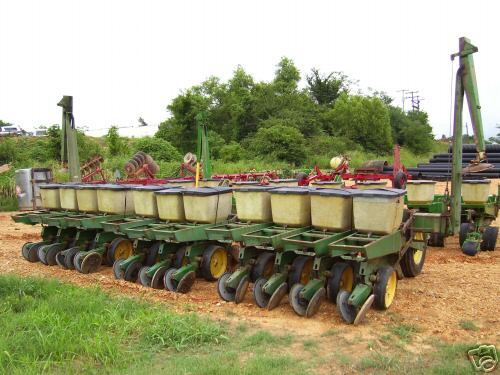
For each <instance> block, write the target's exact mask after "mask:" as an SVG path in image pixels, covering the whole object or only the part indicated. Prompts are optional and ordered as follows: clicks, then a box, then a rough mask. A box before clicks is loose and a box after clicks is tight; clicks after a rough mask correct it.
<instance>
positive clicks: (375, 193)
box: [352, 188, 406, 198]
mask: <svg viewBox="0 0 500 375" xmlns="http://www.w3.org/2000/svg"><path fill="white" fill-rule="evenodd" d="M405 194H406V190H402V189H390V188H387V189H366V190H355V189H353V192H352V195H353V196H354V197H380V198H397V197H401V196H403V195H405Z"/></svg>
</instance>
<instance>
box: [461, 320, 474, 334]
mask: <svg viewBox="0 0 500 375" xmlns="http://www.w3.org/2000/svg"><path fill="white" fill-rule="evenodd" d="M458 325H459V326H460V328H462V329H464V330H466V331H478V330H479V327H478V326H476V325H475V324H474V322H472V321H470V320H461V321H460V323H458Z"/></svg>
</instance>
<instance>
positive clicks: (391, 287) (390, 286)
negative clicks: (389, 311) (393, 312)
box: [385, 271, 398, 307]
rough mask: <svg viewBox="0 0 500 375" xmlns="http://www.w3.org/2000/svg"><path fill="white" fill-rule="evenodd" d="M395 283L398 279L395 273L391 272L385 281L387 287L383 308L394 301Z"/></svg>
mask: <svg viewBox="0 0 500 375" xmlns="http://www.w3.org/2000/svg"><path fill="white" fill-rule="evenodd" d="M397 282H398V278H397V275H396V271H393V272H392V273H391V276H390V277H389V279H388V280H387V285H386V287H385V307H389V306H390V305H391V304H392V301H394V296H395V295H396V285H397Z"/></svg>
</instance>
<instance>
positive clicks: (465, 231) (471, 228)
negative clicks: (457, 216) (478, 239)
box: [458, 223, 474, 247]
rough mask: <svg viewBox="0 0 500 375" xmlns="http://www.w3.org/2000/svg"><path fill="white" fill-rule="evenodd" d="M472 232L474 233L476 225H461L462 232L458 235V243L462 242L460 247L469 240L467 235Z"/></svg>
mask: <svg viewBox="0 0 500 375" xmlns="http://www.w3.org/2000/svg"><path fill="white" fill-rule="evenodd" d="M472 231H474V224H471V223H462V224H460V232H459V234H458V241H459V242H460V247H462V246H463V244H464V242H465V240H466V239H467V235H468V234H469V233H470V232H472Z"/></svg>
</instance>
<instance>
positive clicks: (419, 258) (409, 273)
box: [400, 246, 427, 277]
mask: <svg viewBox="0 0 500 375" xmlns="http://www.w3.org/2000/svg"><path fill="white" fill-rule="evenodd" d="M426 253H427V246H424V249H423V250H417V249H414V248H412V247H410V248H408V250H406V253H405V254H404V255H403V258H402V259H401V262H400V265H401V270H402V271H403V275H404V276H405V277H415V276H417V275H420V273H421V272H422V268H423V267H424V263H425V255H426Z"/></svg>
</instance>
